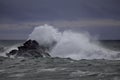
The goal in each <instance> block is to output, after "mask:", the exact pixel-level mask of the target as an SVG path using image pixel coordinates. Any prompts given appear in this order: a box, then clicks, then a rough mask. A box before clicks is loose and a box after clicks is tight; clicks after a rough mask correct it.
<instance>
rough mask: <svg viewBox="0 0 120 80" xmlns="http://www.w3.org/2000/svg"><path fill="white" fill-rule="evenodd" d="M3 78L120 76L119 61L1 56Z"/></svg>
mask: <svg viewBox="0 0 120 80" xmlns="http://www.w3.org/2000/svg"><path fill="white" fill-rule="evenodd" d="M0 80H120V61H119V60H117V61H115V60H72V59H69V58H66V59H65V58H38V59H23V58H19V59H8V58H3V57H1V58H0Z"/></svg>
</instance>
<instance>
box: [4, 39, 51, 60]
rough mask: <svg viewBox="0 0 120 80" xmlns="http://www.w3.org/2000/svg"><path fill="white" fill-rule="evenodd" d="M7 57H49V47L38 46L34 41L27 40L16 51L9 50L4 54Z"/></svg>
mask: <svg viewBox="0 0 120 80" xmlns="http://www.w3.org/2000/svg"><path fill="white" fill-rule="evenodd" d="M6 55H7V56H8V57H11V56H15V57H35V58H37V57H50V54H49V47H47V46H44V45H39V43H38V42H37V41H35V40H28V41H26V42H25V43H24V44H23V45H22V46H19V47H18V49H14V50H11V51H10V52H9V53H6Z"/></svg>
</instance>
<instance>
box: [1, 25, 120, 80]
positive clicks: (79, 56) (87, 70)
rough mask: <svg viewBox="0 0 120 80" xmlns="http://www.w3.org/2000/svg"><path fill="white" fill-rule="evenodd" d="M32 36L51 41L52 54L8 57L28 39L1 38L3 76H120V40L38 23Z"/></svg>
mask: <svg viewBox="0 0 120 80" xmlns="http://www.w3.org/2000/svg"><path fill="white" fill-rule="evenodd" d="M28 39H32V40H36V41H37V42H38V43H39V44H40V45H51V44H52V43H53V42H54V41H55V42H56V44H55V45H54V46H52V50H51V51H50V55H52V57H51V58H7V57H2V56H4V55H3V54H5V53H6V52H9V51H10V50H13V49H16V48H17V47H18V46H20V45H22V44H23V43H24V42H25V41H26V40H0V53H1V54H2V56H0V80H120V60H119V58H120V40H97V39H95V38H93V37H92V36H90V35H89V34H88V33H87V34H86V33H76V32H73V31H71V30H68V31H63V32H60V31H59V30H58V29H56V28H54V27H53V26H48V25H44V26H38V27H36V28H35V29H34V30H33V32H32V33H31V34H30V35H29V38H28Z"/></svg>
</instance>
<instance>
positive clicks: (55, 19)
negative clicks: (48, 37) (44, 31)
mask: <svg viewBox="0 0 120 80" xmlns="http://www.w3.org/2000/svg"><path fill="white" fill-rule="evenodd" d="M42 24H50V25H53V26H55V27H58V28H60V30H64V29H72V30H75V31H78V32H81V31H87V32H89V33H90V34H91V35H93V36H99V39H120V35H119V34H120V0H0V39H27V37H28V35H29V34H30V33H31V31H32V30H33V28H34V27H35V26H38V25H42Z"/></svg>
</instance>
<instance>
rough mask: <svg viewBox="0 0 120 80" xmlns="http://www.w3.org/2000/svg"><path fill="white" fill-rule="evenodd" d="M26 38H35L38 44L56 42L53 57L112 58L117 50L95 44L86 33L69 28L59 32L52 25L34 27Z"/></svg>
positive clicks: (115, 55)
mask: <svg viewBox="0 0 120 80" xmlns="http://www.w3.org/2000/svg"><path fill="white" fill-rule="evenodd" d="M28 39H32V40H36V41H38V42H39V44H42V45H45V44H52V43H53V42H54V41H56V42H57V44H56V45H55V46H54V48H53V49H52V51H51V55H52V56H54V57H64V58H66V57H70V58H72V59H113V57H114V58H116V57H117V52H115V51H111V50H108V49H105V48H103V47H101V46H100V45H98V44H96V42H97V41H95V40H93V37H91V36H90V35H89V34H88V33H87V34H86V33H77V32H73V31H70V30H67V31H63V32H59V31H58V29H56V28H54V27H53V26H49V25H43V26H38V27H36V28H35V29H34V30H33V32H32V33H31V34H30V36H29V38H28Z"/></svg>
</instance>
